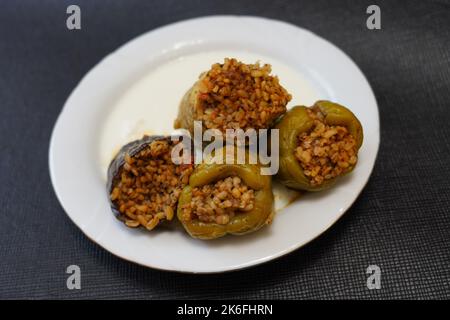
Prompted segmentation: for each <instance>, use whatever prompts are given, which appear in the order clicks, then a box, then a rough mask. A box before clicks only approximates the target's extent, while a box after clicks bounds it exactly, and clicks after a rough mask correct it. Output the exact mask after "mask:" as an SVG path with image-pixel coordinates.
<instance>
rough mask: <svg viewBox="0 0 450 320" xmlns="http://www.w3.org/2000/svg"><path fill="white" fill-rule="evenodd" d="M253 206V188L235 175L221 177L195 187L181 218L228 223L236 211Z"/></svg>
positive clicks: (247, 209) (251, 208)
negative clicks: (215, 180)
mask: <svg viewBox="0 0 450 320" xmlns="http://www.w3.org/2000/svg"><path fill="white" fill-rule="evenodd" d="M254 207H255V190H253V189H251V188H250V187H248V186H247V185H246V184H245V183H244V182H243V181H242V179H241V178H239V177H237V176H232V177H227V178H225V179H221V180H219V181H217V182H215V183H213V184H207V185H204V186H201V187H195V188H193V190H192V199H191V202H190V203H188V204H186V205H184V207H183V220H184V221H191V220H195V219H198V220H199V221H202V222H208V223H211V222H212V223H217V224H221V225H225V224H228V223H229V222H230V220H231V219H232V218H233V217H234V216H235V215H236V214H237V213H238V212H248V211H251V210H253V209H254Z"/></svg>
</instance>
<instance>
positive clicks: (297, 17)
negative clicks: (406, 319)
mask: <svg viewBox="0 0 450 320" xmlns="http://www.w3.org/2000/svg"><path fill="white" fill-rule="evenodd" d="M373 3H376V4H378V5H379V6H380V7H381V17H382V29H381V30H378V31H370V30H368V29H367V28H366V26H365V23H366V18H367V14H366V13H365V11H366V8H367V6H368V5H370V4H373ZM69 4H78V5H80V7H81V11H82V30H81V31H76V32H70V31H68V30H67V29H66V26H65V20H66V17H67V15H66V13H65V12H66V7H67V6H68V5H69ZM211 14H248V15H259V16H265V17H270V18H275V19H280V20H285V21H288V22H291V23H293V24H296V25H299V26H302V27H305V28H308V29H310V30H312V31H313V32H315V33H317V34H318V35H320V36H322V37H324V38H326V39H328V40H330V41H331V42H333V43H335V44H336V45H337V46H339V47H340V48H342V49H343V50H344V51H345V52H347V53H348V54H349V55H350V56H351V57H352V58H353V59H354V60H355V61H356V63H357V64H358V65H359V66H360V68H361V69H362V71H363V72H364V73H365V75H366V76H367V78H368V80H369V81H370V83H371V85H372V86H373V89H374V92H375V94H376V97H377V100H378V103H379V108H380V117H381V146H380V151H379V155H378V159H377V162H376V166H375V169H374V172H373V174H372V177H371V179H370V181H369V183H368V184H367V186H366V188H365V189H364V191H363V192H362V193H361V195H360V197H359V198H358V200H357V201H356V202H355V203H354V205H353V206H352V208H351V209H350V210H349V211H348V212H347V213H346V214H345V216H344V217H343V218H342V219H341V220H340V221H339V222H338V223H336V224H335V225H334V226H333V227H332V228H331V229H330V230H329V231H327V232H326V233H325V234H323V235H322V236H320V237H319V238H318V239H316V240H315V241H313V242H312V243H310V244H309V245H307V246H305V247H303V248H302V249H300V250H297V251H296V252H294V253H292V254H290V255H288V256H285V257H282V258H280V259H278V260H276V261H272V262H269V263H267V264H264V265H261V266H257V267H254V268H250V269H247V270H243V271H238V272H232V273H227V274H217V275H202V276H199V275H186V274H176V273H168V272H161V271H156V270H151V269H147V268H144V267H141V266H137V265H135V264H132V263H129V262H126V261H122V260H121V259H119V258H116V257H114V256H113V255H111V254H110V253H108V252H106V251H105V250H103V249H101V248H100V247H99V246H97V245H96V244H95V243H93V242H91V241H90V240H89V239H87V238H86V237H85V236H84V235H83V234H82V233H81V231H80V230H78V228H77V227H76V226H75V225H74V224H73V223H72V222H71V221H70V220H69V218H68V217H67V216H66V214H65V213H64V211H63V210H62V208H61V206H60V205H59V203H58V201H57V199H56V197H55V194H54V192H53V189H52V186H51V182H50V178H49V172H48V155H47V154H48V145H49V138H50V134H51V130H52V127H53V125H54V122H55V120H56V117H57V115H58V113H59V112H60V110H61V108H62V106H63V104H64V102H65V100H66V98H67V97H68V95H69V94H70V92H71V90H72V89H73V88H74V87H75V86H76V84H77V83H78V81H79V80H80V79H81V77H82V76H83V75H84V74H85V73H86V72H87V71H88V70H89V69H90V68H92V67H93V66H94V65H95V64H96V63H97V62H98V61H99V60H100V59H101V58H103V57H104V56H105V55H107V54H108V53H109V52H111V51H112V50H114V49H115V48H117V47H118V46H120V45H122V44H123V43H125V42H126V41H128V40H130V39H131V38H133V37H135V36H137V35H139V34H141V33H144V32H146V31H148V30H151V29H154V28H156V27H158V26H162V25H164V24H167V23H170V22H174V21H179V20H183V19H187V18H192V17H196V16H203V15H211ZM262 32H264V30H262ZM287 45H288V44H287ZM449 66H450V1H448V0H446V1H444V0H442V1H437V0H436V1H353V0H352V1H331V0H330V1H325V0H313V1H274V0H260V1H250V0H249V1H239V2H236V1H227V0H225V1H174V0H158V1H134V0H133V1H130V0H127V1H125V0H124V1H77V0H75V1H70V2H66V1H15V0H14V1H12V0H11V1H2V2H1V4H0V97H1V99H0V110H1V113H0V150H2V154H1V157H0V180H1V184H0V298H143V299H162V298H192V299H196V298H238V299H241V298H279V299H298V298H331V299H333V298H369V299H380V298H417V299H429V298H450V287H449V286H450V281H449V278H450V266H449V263H450V242H449V240H450V212H449V206H450V192H449V190H450V182H449V178H450V169H449V166H448V165H449V164H450V161H449V160H450V138H449V136H450V129H449V128H450V125H449V122H450V112H449V101H450V71H449V70H450V67H449ZM71 264H76V265H79V266H80V267H81V271H82V289H81V290H72V291H70V290H68V289H67V288H66V277H67V274H66V273H65V269H66V267H67V266H68V265H71ZM370 264H376V265H378V266H380V268H381V270H382V288H381V289H380V290H368V289H367V287H366V279H367V275H366V268H367V267H368V266H369V265H370Z"/></svg>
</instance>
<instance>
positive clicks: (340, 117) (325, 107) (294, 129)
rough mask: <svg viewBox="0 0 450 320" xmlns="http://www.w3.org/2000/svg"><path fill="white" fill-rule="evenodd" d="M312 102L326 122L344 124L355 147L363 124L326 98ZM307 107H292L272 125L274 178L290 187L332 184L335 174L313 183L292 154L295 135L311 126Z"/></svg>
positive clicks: (318, 187)
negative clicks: (276, 154) (275, 145)
mask: <svg viewBox="0 0 450 320" xmlns="http://www.w3.org/2000/svg"><path fill="white" fill-rule="evenodd" d="M314 106H316V107H319V108H320V110H321V111H322V112H323V113H324V114H325V122H326V123H328V124H330V125H339V126H343V127H346V128H347V129H348V130H349V132H350V134H352V135H353V137H354V138H355V139H356V143H357V148H358V150H359V148H360V147H361V145H362V143H363V128H362V126H361V123H360V122H359V120H358V118H356V116H355V115H354V114H353V113H352V112H351V111H350V110H349V109H347V108H346V107H344V106H342V105H339V104H337V103H334V102H330V101H326V100H320V101H317V102H316V103H315V104H314ZM307 110H308V107H305V106H295V107H293V108H292V109H290V110H289V111H288V112H287V113H286V114H285V115H284V116H283V118H282V119H281V120H280V121H279V122H278V123H277V124H276V125H275V127H274V128H275V129H278V130H279V134H280V141H279V144H280V153H279V156H280V168H279V171H278V174H277V176H276V178H277V179H278V181H280V182H281V183H282V184H284V185H285V186H287V187H289V188H292V189H296V190H304V191H321V190H325V189H328V188H330V187H332V186H333V185H334V184H335V182H336V181H337V180H338V179H339V177H336V178H334V179H330V180H328V181H326V182H324V183H323V184H321V185H316V186H313V185H311V183H310V182H309V179H308V178H307V177H306V176H305V175H304V173H303V169H302V167H301V165H300V163H299V162H298V160H297V159H296V158H295V155H294V151H295V148H296V147H297V139H298V135H299V134H300V133H302V132H307V131H309V130H310V129H311V128H312V127H313V120H312V119H311V118H310V117H309V116H308V113H307ZM352 170H353V169H352ZM349 172H350V171H349ZM349 172H348V173H349Z"/></svg>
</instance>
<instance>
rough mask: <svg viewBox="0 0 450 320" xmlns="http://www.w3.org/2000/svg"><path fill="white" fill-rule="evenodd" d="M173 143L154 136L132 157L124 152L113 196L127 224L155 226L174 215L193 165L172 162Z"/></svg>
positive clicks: (131, 225)
mask: <svg viewBox="0 0 450 320" xmlns="http://www.w3.org/2000/svg"><path fill="white" fill-rule="evenodd" d="M172 146H173V143H172V142H169V141H167V140H155V141H153V142H151V143H150V144H149V145H148V146H147V147H146V148H144V149H143V150H141V151H140V152H138V153H137V154H136V155H134V156H133V157H130V155H129V154H126V155H125V164H124V165H123V167H122V169H121V172H119V177H118V178H116V181H115V182H114V187H113V190H112V192H111V200H112V202H113V204H114V205H115V206H116V207H117V208H118V210H119V212H120V213H121V214H122V215H124V218H125V224H126V225H127V226H129V227H138V226H140V225H142V226H144V227H145V228H147V229H148V230H152V229H153V228H154V227H155V226H156V225H158V223H159V222H160V221H161V220H163V219H166V220H172V219H173V216H174V212H175V210H176V205H177V202H178V197H179V195H180V193H181V190H182V189H183V187H184V186H185V185H186V184H187V183H188V181H189V176H190V174H191V173H192V171H193V166H192V165H175V164H174V163H172V160H171V156H170V154H171V149H172Z"/></svg>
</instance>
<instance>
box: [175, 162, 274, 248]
mask: <svg viewBox="0 0 450 320" xmlns="http://www.w3.org/2000/svg"><path fill="white" fill-rule="evenodd" d="M234 175H235V176H238V177H240V178H241V179H242V180H244V182H245V183H246V184H247V185H248V186H249V187H251V188H253V189H254V190H255V208H254V209H253V210H251V211H249V212H244V213H238V214H237V215H236V216H234V217H233V218H232V219H231V221H230V222H229V223H228V224H226V225H219V224H217V223H213V222H210V223H206V222H201V221H199V220H192V221H184V220H183V205H184V204H186V203H189V202H190V201H191V198H192V189H193V188H195V187H200V186H203V185H206V184H210V183H213V182H215V181H217V180H220V179H224V178H226V177H229V176H234ZM273 201H274V199H273V193H272V177H271V176H263V175H261V174H260V166H259V165H254V164H205V163H203V164H200V165H199V166H198V167H197V168H196V169H195V171H194V172H193V173H192V174H191V177H190V179H189V185H187V186H186V187H184V189H183V191H182V193H181V195H180V198H179V201H178V208H177V217H178V220H179V221H180V222H181V223H182V225H183V227H184V229H185V230H186V231H187V232H188V233H189V235H190V236H191V237H193V238H196V239H201V240H212V239H216V238H220V237H223V236H225V235H227V234H233V235H244V234H247V233H251V232H255V231H257V230H259V229H260V228H261V227H263V226H264V225H268V224H270V223H271V222H272V219H273V216H274V209H273Z"/></svg>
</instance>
